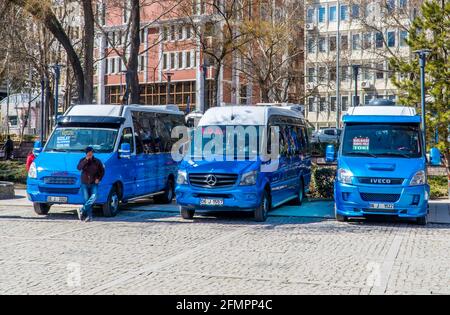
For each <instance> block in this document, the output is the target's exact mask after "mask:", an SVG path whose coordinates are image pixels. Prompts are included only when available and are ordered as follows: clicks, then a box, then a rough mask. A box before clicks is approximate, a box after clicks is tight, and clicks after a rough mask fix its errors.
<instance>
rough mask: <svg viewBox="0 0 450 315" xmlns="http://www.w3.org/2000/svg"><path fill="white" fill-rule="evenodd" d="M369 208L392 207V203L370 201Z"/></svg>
mask: <svg viewBox="0 0 450 315" xmlns="http://www.w3.org/2000/svg"><path fill="white" fill-rule="evenodd" d="M370 208H372V209H390V210H392V209H394V204H393V203H371V204H370Z"/></svg>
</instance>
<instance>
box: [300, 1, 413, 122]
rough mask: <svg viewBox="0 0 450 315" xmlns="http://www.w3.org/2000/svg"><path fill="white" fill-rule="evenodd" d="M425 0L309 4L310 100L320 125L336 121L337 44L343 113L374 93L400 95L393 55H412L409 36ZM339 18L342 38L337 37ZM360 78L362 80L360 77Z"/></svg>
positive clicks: (307, 86)
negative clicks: (391, 61)
mask: <svg viewBox="0 0 450 315" xmlns="http://www.w3.org/2000/svg"><path fill="white" fill-rule="evenodd" d="M420 2H421V1H414V0H387V1H386V0H382V1H361V0H355V1H339V8H338V1H336V0H317V1H307V3H306V4H305V56H306V57H305V81H306V82H305V96H306V97H305V100H306V101H305V103H306V104H305V105H306V111H307V118H308V120H309V121H310V122H311V123H312V124H313V125H315V127H316V128H317V129H319V128H324V127H332V126H336V123H337V120H338V119H337V117H336V113H337V108H336V107H337V102H336V99H337V95H336V84H337V83H336V82H337V67H336V59H337V50H338V49H337V48H338V46H337V45H338V42H339V47H340V71H339V77H340V80H339V81H340V96H339V98H340V104H339V106H340V111H339V112H340V113H341V114H342V113H345V111H347V109H348V107H349V106H354V105H358V104H368V103H369V102H370V101H371V100H372V99H373V98H380V97H382V98H388V99H391V100H394V101H395V100H396V98H397V95H398V91H397V90H396V88H395V86H394V85H393V84H392V83H391V77H392V76H393V75H396V74H395V73H393V72H392V71H390V69H389V58H392V57H396V58H413V53H412V52H411V51H410V49H409V47H408V45H407V44H406V42H405V40H406V38H407V36H408V31H407V30H408V28H409V26H410V25H411V23H412V20H413V19H414V17H415V15H416V14H417V8H419V7H420ZM338 24H339V33H340V38H339V39H338V37H337V34H338ZM355 82H357V83H355ZM356 94H357V95H358V97H355V96H356Z"/></svg>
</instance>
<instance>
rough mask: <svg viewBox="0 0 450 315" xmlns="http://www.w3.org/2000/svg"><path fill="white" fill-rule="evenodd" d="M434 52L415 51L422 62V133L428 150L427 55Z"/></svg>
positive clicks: (427, 50) (425, 50)
mask: <svg viewBox="0 0 450 315" xmlns="http://www.w3.org/2000/svg"><path fill="white" fill-rule="evenodd" d="M431 52H432V51H431V50H430V49H420V50H416V51H414V53H415V54H417V55H418V56H419V61H420V89H421V107H422V132H423V139H424V145H425V150H426V147H427V146H426V143H427V137H426V136H427V131H426V127H427V125H426V121H425V65H426V61H427V55H429V54H430V53H431Z"/></svg>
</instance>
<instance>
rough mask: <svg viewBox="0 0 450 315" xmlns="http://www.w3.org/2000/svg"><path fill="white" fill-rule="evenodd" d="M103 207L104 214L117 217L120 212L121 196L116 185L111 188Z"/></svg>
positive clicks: (108, 216)
mask: <svg viewBox="0 0 450 315" xmlns="http://www.w3.org/2000/svg"><path fill="white" fill-rule="evenodd" d="M102 208H103V216H105V217H107V218H111V217H115V216H116V215H117V213H118V212H119V208H120V196H119V192H118V191H117V188H116V187H115V186H114V187H113V188H112V189H111V191H110V193H109V195H108V200H107V201H106V203H105V204H104V205H103V206H102Z"/></svg>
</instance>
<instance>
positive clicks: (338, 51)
mask: <svg viewBox="0 0 450 315" xmlns="http://www.w3.org/2000/svg"><path fill="white" fill-rule="evenodd" d="M340 59H341V3H340V1H339V0H338V2H337V34H336V129H338V128H339V127H340V126H341V117H340V116H341V91H340V88H341V75H340V72H341V64H340V62H341V60H340Z"/></svg>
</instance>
